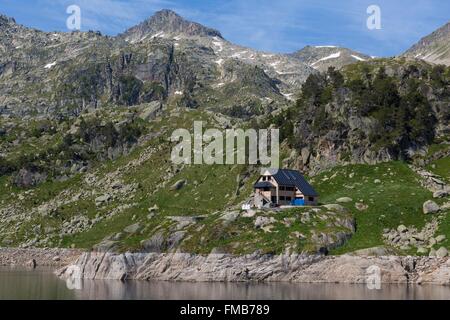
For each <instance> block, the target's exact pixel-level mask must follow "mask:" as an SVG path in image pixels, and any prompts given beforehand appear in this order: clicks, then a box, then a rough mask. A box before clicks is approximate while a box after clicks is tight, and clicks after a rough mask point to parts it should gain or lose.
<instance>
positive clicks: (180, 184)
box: [170, 180, 186, 191]
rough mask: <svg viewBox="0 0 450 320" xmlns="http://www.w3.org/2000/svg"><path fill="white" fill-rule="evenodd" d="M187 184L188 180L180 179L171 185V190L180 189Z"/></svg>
mask: <svg viewBox="0 0 450 320" xmlns="http://www.w3.org/2000/svg"><path fill="white" fill-rule="evenodd" d="M185 184H186V180H178V181H177V182H175V183H174V184H173V185H172V186H171V187H170V190H171V191H177V190H180V189H181V188H183V187H184V185H185Z"/></svg>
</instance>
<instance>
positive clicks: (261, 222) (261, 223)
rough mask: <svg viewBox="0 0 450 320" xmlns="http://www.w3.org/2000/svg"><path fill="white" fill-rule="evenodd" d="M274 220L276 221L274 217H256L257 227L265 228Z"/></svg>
mask: <svg viewBox="0 0 450 320" xmlns="http://www.w3.org/2000/svg"><path fill="white" fill-rule="evenodd" d="M274 222H275V219H274V218H272V217H270V218H268V217H262V216H259V217H257V218H256V219H255V228H263V227H265V226H267V225H269V224H271V223H274Z"/></svg>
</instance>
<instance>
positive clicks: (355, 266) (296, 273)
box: [0, 248, 450, 285]
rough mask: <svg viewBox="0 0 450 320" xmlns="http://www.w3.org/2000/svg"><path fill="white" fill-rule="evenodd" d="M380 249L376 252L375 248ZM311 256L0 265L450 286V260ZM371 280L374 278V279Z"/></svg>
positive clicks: (111, 273) (68, 253) (106, 274)
mask: <svg viewBox="0 0 450 320" xmlns="http://www.w3.org/2000/svg"><path fill="white" fill-rule="evenodd" d="M375 249H376V248H375ZM377 253H378V254H380V253H381V254H382V253H383V252H382V251H380V250H364V251H363V252H360V253H359V254H358V255H342V256H324V255H310V254H284V255H266V254H260V253H254V254H250V255H242V256H236V255H230V254H210V255H207V256H202V255H195V254H189V253H167V254H165V253H123V254H118V253H112V252H98V251H92V252H82V251H80V250H76V249H16V248H0V266H16V267H38V266H41V267H43V266H45V267H52V268H54V269H55V270H56V271H55V273H56V274H57V275H58V276H59V277H61V278H65V279H67V278H70V277H77V278H81V279H88V280H144V281H148V280H160V281H190V282H252V281H253V282H294V283H295V282H297V283H347V284H363V283H367V282H368V281H369V279H373V275H374V272H376V271H377V270H378V271H379V274H380V276H381V277H380V280H381V283H389V284H407V283H409V284H437V285H450V258H437V257H411V256H408V257H402V256H392V255H385V256H370V254H377ZM371 277H372V278H371Z"/></svg>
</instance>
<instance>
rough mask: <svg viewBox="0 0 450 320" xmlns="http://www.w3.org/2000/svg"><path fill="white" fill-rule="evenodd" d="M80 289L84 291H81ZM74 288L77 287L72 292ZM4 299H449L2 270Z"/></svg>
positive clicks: (443, 290) (436, 290)
mask: <svg viewBox="0 0 450 320" xmlns="http://www.w3.org/2000/svg"><path fill="white" fill-rule="evenodd" d="M79 288H81V289H79ZM71 289H72V290H71ZM0 299H91V300H94V299H114V300H126V299H135V300H141V299H148V300H153V299H155V300H169V299H189V300H196V299H206V300H207V299H224V300H233V299H234V300H237V299H254V300H258V299H276V300H284V299H286V300H297V299H352V300H354V299H419V300H422V299H450V288H449V287H444V286H431V285H424V286H406V285H382V286H381V290H370V289H368V288H367V286H365V285H345V284H292V283H261V284H255V283H253V284H251V283H187V282H182V283H180V282H158V281H151V282H145V281H128V282H125V283H124V282H121V281H113V280H108V281H87V280H79V279H78V281H77V279H72V280H71V282H70V283H69V286H67V283H66V281H64V280H60V279H58V278H57V277H55V276H54V275H53V273H52V272H51V270H34V271H30V270H26V269H11V268H0Z"/></svg>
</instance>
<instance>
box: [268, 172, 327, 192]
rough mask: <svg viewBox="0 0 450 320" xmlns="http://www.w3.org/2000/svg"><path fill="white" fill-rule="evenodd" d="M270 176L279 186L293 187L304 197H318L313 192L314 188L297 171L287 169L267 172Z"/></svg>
mask: <svg viewBox="0 0 450 320" xmlns="http://www.w3.org/2000/svg"><path fill="white" fill-rule="evenodd" d="M269 172H271V173H272V176H273V177H274V178H275V180H276V181H277V182H278V184H280V185H285V186H295V187H297V188H298V189H299V190H300V191H301V192H302V193H303V194H304V195H305V196H318V195H319V194H318V193H317V192H316V190H314V188H313V187H312V186H311V185H310V184H309V183H308V181H306V180H305V178H304V177H303V176H302V175H301V174H300V172H298V171H297V170H289V169H278V170H273V169H271V170H269Z"/></svg>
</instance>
